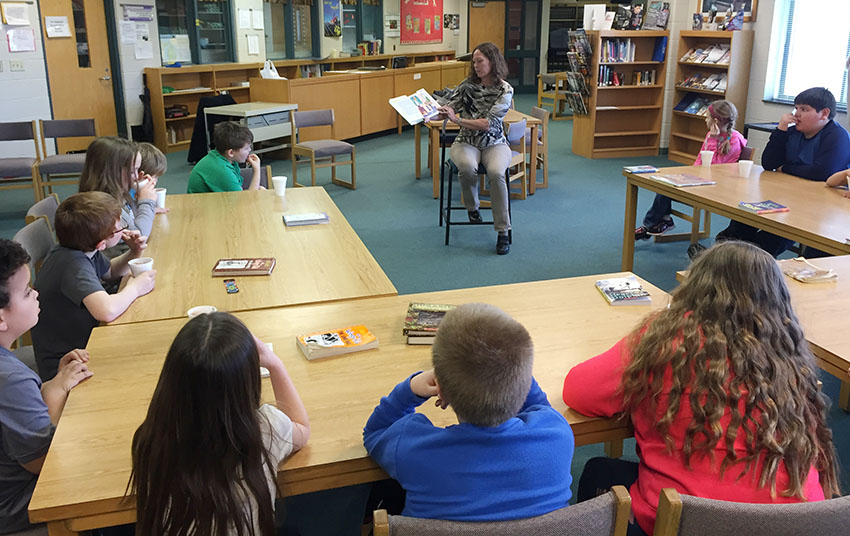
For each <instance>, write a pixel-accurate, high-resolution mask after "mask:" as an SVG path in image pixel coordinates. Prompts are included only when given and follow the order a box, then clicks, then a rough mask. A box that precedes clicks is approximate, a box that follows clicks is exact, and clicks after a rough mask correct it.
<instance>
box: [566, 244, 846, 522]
mask: <svg viewBox="0 0 850 536" xmlns="http://www.w3.org/2000/svg"><path fill="white" fill-rule="evenodd" d="M563 397H564V402H566V403H567V405H568V406H570V407H571V408H573V409H575V410H577V411H579V412H581V413H584V414H586V415H594V416H605V417H612V416H615V415H622V416H623V418H631V421H632V424H633V425H634V431H635V439H636V441H637V453H638V457H639V459H640V462H639V463H634V462H628V461H622V460H610V459H607V458H595V459H592V460H590V461H588V463H587V465H586V466H585V469H584V472H583V474H582V476H581V480H580V483H579V492H578V500H579V501H581V500H583V499H587V498H591V497H593V496H595V495H597V494H598V493H599V492H601V491H602V490H607V488H608V487H610V486H611V485H614V484H624V485H631V489H630V491H631V496H632V506H633V512H634V517H635V520H636V521H637V524H632V525H631V526H630V527H629V534H630V535H633V534H652V531H653V529H654V525H655V512H656V508H657V506H658V497H659V493H660V492H661V489H662V488H675V489H676V490H678V491H679V492H680V493H686V494H688V495H694V496H698V497H704V498H709V499H719V500H727V501H736V502H749V503H773V502H776V503H779V502H783V503H784V502H800V501H817V500H823V499H824V498H828V497H830V496H832V495H835V494H837V493H838V479H837V475H836V461H835V451H834V447H833V444H832V432H831V431H830V429H829V428H828V427H827V425H826V412H827V405H828V402H827V399H826V397H825V396H824V395H823V394H822V393H821V391H820V389H819V388H818V378H817V365H816V363H815V358H814V356H813V355H812V352H811V350H810V349H809V345H808V343H807V342H806V338H805V336H804V335H803V329H802V328H801V327H800V322H799V321H798V320H797V316H796V315H795V314H794V311H793V309H792V308H791V299H790V296H789V293H788V288H787V287H786V286H785V281H784V280H783V276H782V273H781V272H780V270H779V267H778V266H777V264H776V261H775V260H774V259H773V258H772V257H771V256H770V255H768V254H767V253H765V252H764V251H762V250H761V249H759V248H758V247H756V246H754V245H751V244H748V243H744V242H736V241H728V242H722V243H719V244H716V245H715V246H714V247H712V248H710V249H708V250H706V251H705V252H704V253H703V254H702V255H700V256H699V257H697V259H696V260H695V261H694V263H693V265H692V266H691V270H690V275H689V276H688V278H687V280H686V281H685V282H684V283H683V284H682V285H681V286H680V287H679V288H677V289H676V290H675V291H674V292H673V295H672V300H671V302H670V306H669V307H668V308H666V309H662V310H661V311H657V312H655V313H653V314H651V315H649V316H648V317H647V318H646V319H645V320H644V321H643V322H642V323H641V324H640V325H639V326H638V327H637V328H636V329H635V330H634V331H633V332H632V333H631V334H630V335H628V336H627V337H625V338H624V339H622V340H621V341H620V342H618V343H617V344H616V345H615V346H614V347H613V348H611V349H610V350H608V351H607V352H605V353H603V354H601V355H599V356H596V357H594V358H592V359H590V360H588V361H586V362H584V363H582V364H580V365H578V366H576V367H575V368H573V369H572V370H570V372H569V374H568V375H567V377H566V380H565V381H564V393H563Z"/></svg>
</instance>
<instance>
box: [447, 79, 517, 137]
mask: <svg viewBox="0 0 850 536" xmlns="http://www.w3.org/2000/svg"><path fill="white" fill-rule="evenodd" d="M513 96H514V88H513V87H511V85H510V84H508V83H507V82H505V81H504V80H503V81H502V82H500V83H499V84H497V85H495V86H484V85H481V84H480V83H475V82H472V81H470V80H469V79H466V80H464V81H463V82H461V83H460V84H459V85H458V86H457V89H456V90H455V92H454V94H453V95H452V96H451V98H450V99H449V101H448V102H447V103H446V104H447V105H448V106H451V107H452V109H453V110H454V111H455V113H456V114H457V115H458V117H460V118H461V119H487V120H488V121H489V122H490V128H489V129H487V130H472V129H469V128H463V127H461V129H460V134H458V136H457V139H456V140H455V143H468V144H469V145H474V146H475V147H478V148H479V149H483V148H484V147H490V146H493V145H499V144H500V143H501V144H505V145H507V140H506V139H505V128H504V126H503V125H502V120H504V118H505V114H507V113H508V109H510V107H511V101H512V100H513Z"/></svg>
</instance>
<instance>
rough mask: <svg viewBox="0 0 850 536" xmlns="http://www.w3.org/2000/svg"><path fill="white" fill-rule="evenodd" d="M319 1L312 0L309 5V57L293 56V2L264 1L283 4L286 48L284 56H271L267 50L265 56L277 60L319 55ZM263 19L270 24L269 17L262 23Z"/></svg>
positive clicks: (312, 57)
mask: <svg viewBox="0 0 850 536" xmlns="http://www.w3.org/2000/svg"><path fill="white" fill-rule="evenodd" d="M319 2H321V0H313V3H312V4H311V5H310V41H311V45H310V48H311V49H312V51H311V53H310V54H311V56H310V58H296V57H295V32H294V31H293V30H294V28H293V26H292V25H293V24H294V21H295V3H294V2H293V1H292V0H286V1H285V2H264V3H269V4H272V5H282V6H283V24H284V26H285V28H284V32H285V49H286V50H285V52H284V56H283V57H277V54H275V55H274V56H271V55H269V53H268V51H266V56H268V59H270V60H275V61H277V60H297V59H315V58H317V57H319V55H320V53H319V51H320V50H321V48H320V47H321V41H320V39H321V36H320V32H321V31H322V29H321V27H320V26H319V22H320V21H319V19H320V17H319V8H318V6H319ZM265 21H269V22H268V23H269V24H270V23H271V22H270V17H267V18H265V19H264V23H263V24H264V25H265V24H266V22H265Z"/></svg>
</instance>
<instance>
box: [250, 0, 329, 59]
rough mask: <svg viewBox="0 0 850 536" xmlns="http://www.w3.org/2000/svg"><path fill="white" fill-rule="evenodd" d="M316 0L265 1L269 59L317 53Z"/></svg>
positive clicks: (306, 55)
mask: <svg viewBox="0 0 850 536" xmlns="http://www.w3.org/2000/svg"><path fill="white" fill-rule="evenodd" d="M313 4H314V0H265V1H264V2H263V15H264V17H263V20H264V21H265V36H266V56H267V57H268V58H269V59H273V60H280V59H284V58H313V57H316V56H318V55H319V54H318V51H317V50H316V49H317V47H318V39H316V36H317V35H318V31H319V30H318V29H317V28H316V24H317V23H316V21H317V20H318V18H317V17H316V16H315V8H314V5H313Z"/></svg>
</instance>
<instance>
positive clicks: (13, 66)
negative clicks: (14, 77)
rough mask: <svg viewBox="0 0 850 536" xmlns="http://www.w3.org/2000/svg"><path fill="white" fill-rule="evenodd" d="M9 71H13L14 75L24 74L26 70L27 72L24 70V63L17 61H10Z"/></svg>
mask: <svg viewBox="0 0 850 536" xmlns="http://www.w3.org/2000/svg"><path fill="white" fill-rule="evenodd" d="M9 70H10V71H12V72H13V73H21V72H24V70H25V69H24V62H22V61H16V60H9Z"/></svg>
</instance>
